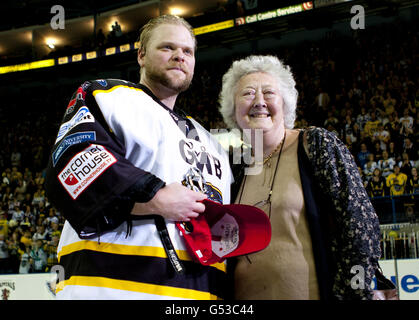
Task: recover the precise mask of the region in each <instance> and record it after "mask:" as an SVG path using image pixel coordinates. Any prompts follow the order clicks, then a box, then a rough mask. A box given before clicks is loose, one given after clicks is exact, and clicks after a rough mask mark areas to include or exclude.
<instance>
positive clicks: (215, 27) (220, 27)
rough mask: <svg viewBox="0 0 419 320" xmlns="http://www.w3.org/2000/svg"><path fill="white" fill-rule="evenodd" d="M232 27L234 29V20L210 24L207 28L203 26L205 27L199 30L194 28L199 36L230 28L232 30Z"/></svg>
mask: <svg viewBox="0 0 419 320" xmlns="http://www.w3.org/2000/svg"><path fill="white" fill-rule="evenodd" d="M232 27H234V20H233V19H231V20H226V21H222V22H218V23H213V24H209V25H207V26H203V27H199V28H194V29H193V32H194V34H195V35H196V36H197V35H199V34H204V33H209V32H214V31H219V30H223V29H228V28H232Z"/></svg>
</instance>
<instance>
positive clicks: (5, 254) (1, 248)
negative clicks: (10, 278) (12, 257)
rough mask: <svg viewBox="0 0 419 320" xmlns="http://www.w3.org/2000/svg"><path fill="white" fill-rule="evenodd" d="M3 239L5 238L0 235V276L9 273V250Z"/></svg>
mask: <svg viewBox="0 0 419 320" xmlns="http://www.w3.org/2000/svg"><path fill="white" fill-rule="evenodd" d="M5 239H6V236H5V235H4V234H3V233H0V274H2V273H8V272H9V250H8V248H7V243H6V241H5Z"/></svg>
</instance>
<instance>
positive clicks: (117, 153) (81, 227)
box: [45, 81, 165, 238]
mask: <svg viewBox="0 0 419 320" xmlns="http://www.w3.org/2000/svg"><path fill="white" fill-rule="evenodd" d="M95 85H97V84H95V82H90V81H87V82H85V83H83V84H82V85H81V86H80V87H79V88H78V89H77V91H76V92H75V94H74V95H73V96H72V98H71V100H70V103H69V104H68V106H67V109H66V111H65V113H64V116H63V118H62V121H61V125H60V127H59V130H58V134H57V138H56V141H55V142H54V146H53V147H52V151H51V155H50V157H49V162H48V166H47V169H46V179H45V189H46V193H47V196H48V199H49V201H50V202H51V203H52V204H53V205H54V206H55V207H56V208H57V209H58V210H59V211H60V212H61V213H62V214H63V216H64V217H65V219H66V220H68V222H69V223H70V224H71V226H72V227H73V229H75V231H76V232H77V233H78V234H79V236H80V237H82V238H85V237H90V236H96V235H98V234H100V233H101V232H106V231H107V230H112V229H114V228H115V227H117V226H118V225H120V224H121V223H122V222H124V221H126V220H130V218H131V217H130V213H131V210H132V208H133V206H134V203H135V202H147V201H149V200H150V199H152V198H153V196H154V195H155V193H156V192H157V191H158V190H159V189H160V188H162V187H163V186H164V185H165V183H164V181H162V180H161V179H159V178H158V177H156V176H155V175H153V174H151V173H149V172H146V171H144V170H142V169H140V168H137V167H135V166H134V165H133V164H132V163H131V162H130V161H129V160H127V159H126V158H125V153H126V150H125V146H124V144H123V143H121V141H119V140H118V138H117V137H116V136H115V134H113V132H112V130H111V129H110V128H109V126H108V125H107V123H106V121H105V119H104V117H103V115H102V113H101V111H100V108H99V106H98V105H97V103H96V100H95V99H94V97H93V95H92V92H93V90H94V89H95Z"/></svg>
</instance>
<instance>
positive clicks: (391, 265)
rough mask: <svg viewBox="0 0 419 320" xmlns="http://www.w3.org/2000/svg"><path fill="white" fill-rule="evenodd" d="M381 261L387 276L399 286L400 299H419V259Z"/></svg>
mask: <svg viewBox="0 0 419 320" xmlns="http://www.w3.org/2000/svg"><path fill="white" fill-rule="evenodd" d="M379 263H380V266H381V269H382V270H383V274H384V275H385V276H386V278H387V279H390V280H391V281H392V282H393V283H394V284H395V285H396V286H397V287H398V289H399V296H400V300H419V259H400V260H380V261H379ZM396 272H397V274H398V277H397V279H396ZM373 288H375V283H374V284H373Z"/></svg>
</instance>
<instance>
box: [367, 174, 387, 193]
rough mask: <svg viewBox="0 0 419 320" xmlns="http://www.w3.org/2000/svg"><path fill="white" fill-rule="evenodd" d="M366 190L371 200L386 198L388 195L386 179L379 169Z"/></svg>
mask: <svg viewBox="0 0 419 320" xmlns="http://www.w3.org/2000/svg"><path fill="white" fill-rule="evenodd" d="M366 189H367V192H368V195H369V196H370V197H371V198H374V197H384V196H386V195H387V185H386V179H385V178H384V177H383V176H382V175H381V170H380V169H379V168H375V169H374V172H373V174H372V176H371V178H370V179H369V181H368V183H367V187H366Z"/></svg>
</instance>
